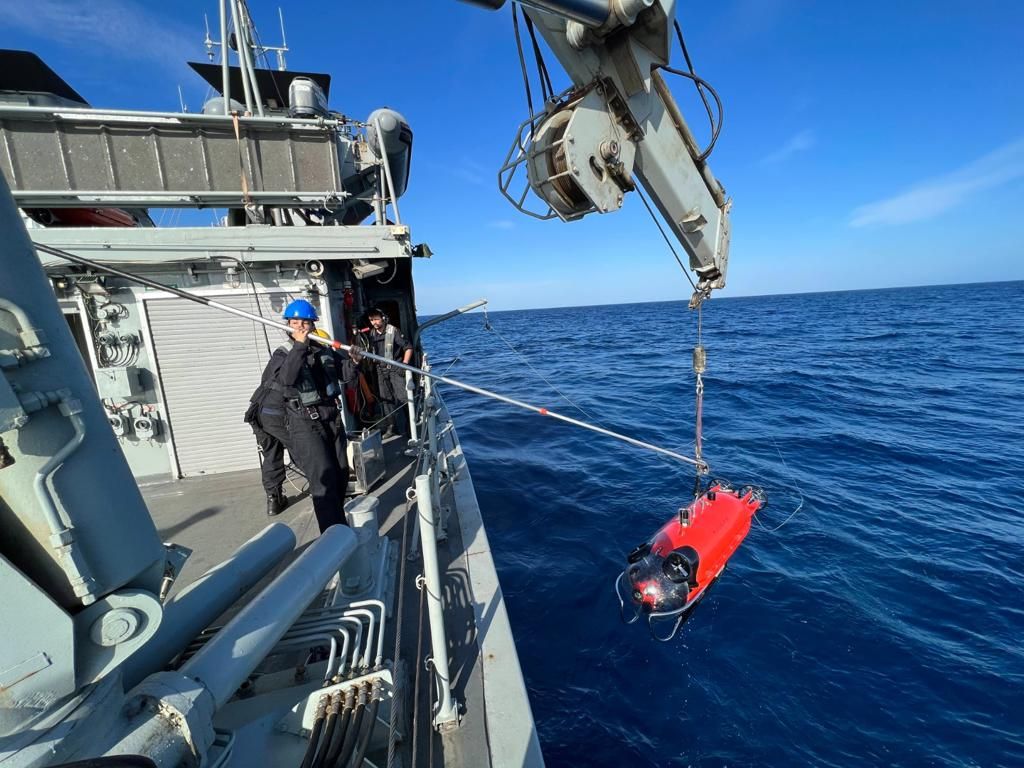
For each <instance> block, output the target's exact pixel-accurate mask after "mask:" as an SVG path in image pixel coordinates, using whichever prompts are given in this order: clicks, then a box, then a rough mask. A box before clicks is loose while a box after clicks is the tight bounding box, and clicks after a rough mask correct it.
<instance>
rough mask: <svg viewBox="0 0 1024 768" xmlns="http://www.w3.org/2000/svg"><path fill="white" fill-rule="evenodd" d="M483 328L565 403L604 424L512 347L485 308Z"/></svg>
mask: <svg viewBox="0 0 1024 768" xmlns="http://www.w3.org/2000/svg"><path fill="white" fill-rule="evenodd" d="M484 330H485V331H490V332H492V333H493V334H494V335H495V336H497V337H498V338H499V339H501V340H502V341H503V342H504V343H505V346H506V347H508V348H509V349H510V350H512V353H513V354H514V355H515V356H516V357H518V358H519V359H520V360H521V361H522V362H523V363H525V364H526V366H527V367H528V368H529V369H530V370H531V371H533V372H534V373H535V374H537V376H538V377H539V378H540V379H541V380H542V381H543V382H544V383H545V384H547V385H548V386H549V387H551V389H553V390H554V391H555V392H556V393H557V394H558V396H559V397H561V398H562V399H563V400H565V402H566V403H568V404H569V405H571V406H572V407H573V408H575V409H576V410H577V411H579V412H580V413H582V414H583V415H584V416H586V417H587V418H588V419H590V420H591V421H593V422H594V423H595V424H600V425H601V426H604V424H602V423H601V421H600V419H598V418H596V417H595V416H592V415H590V414H589V413H587V412H586V411H585V410H584V409H583V408H582V407H580V406H579V405H577V404H576V403H574V402H573V400H572V398H570V397H569V396H568V395H567V394H565V393H564V392H562V390H560V389H559V388H558V387H556V386H555V385H554V384H552V383H551V381H550V380H549V379H548V378H547V377H546V376H545V375H544V374H543V373H541V372H540V371H539V370H537V368H535V367H534V365H533V364H532V363H531V362H530V361H529V360H528V359H527V358H526V356H525V355H523V354H522V353H521V352H520V351H519V350H518V349H516V348H515V347H513V346H512V344H511V343H510V342H509V340H508V339H506V338H505V337H504V336H502V335H501V332H500V331H498V329H497V328H495V327H494V325H493V324H492V323H491V319H490V317H488V315H487V310H486V309H485V310H484Z"/></svg>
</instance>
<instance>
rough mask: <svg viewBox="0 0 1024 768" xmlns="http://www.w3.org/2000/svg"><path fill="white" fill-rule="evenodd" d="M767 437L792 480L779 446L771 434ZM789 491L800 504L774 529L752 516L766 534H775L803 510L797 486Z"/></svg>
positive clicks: (802, 498) (791, 474)
mask: <svg viewBox="0 0 1024 768" xmlns="http://www.w3.org/2000/svg"><path fill="white" fill-rule="evenodd" d="M768 437H770V438H771V441H772V445H774V446H775V452H776V453H778V454H779V460H780V461H781V462H782V466H783V467H785V468H786V472H787V473H788V474H789V476H790V478H793V472H792V471H791V470H790V468H789V465H788V464H787V463H786V459H785V457H784V456H783V455H782V451H781V450H780V449H779V444H778V443H777V442H775V436H774V435H772V434H771V433H769V435H768ZM793 479H794V480H795V478H793ZM791 490H794V491H796V494H797V496H799V497H800V503H799V504H797V505H796V509H794V510H793V511H792V512H791V513H790V514H789V516H787V517H786V519H785V520H783V521H782V522H781V523H779V524H778V525H776V526H775V527H774V528H768V527H767V526H766V525H765V524H764V523H762V522H761V520H760V519H759V518H758V516H757V515H756V514H755V515H754V522H756V523H757V524H758V526H760V527H761V528H762V529H763V530H764V531H766V532H767V533H775V532H776V531H777V530H779V529H780V528H781V527H782V526H784V525H786V523H788V522H789V521H790V520H792V519H793V518H794V517H796V515H797V513H798V512H799V511H800V510H802V509H803V508H804V495H803V494H802V493H801V492H800V487H799V485H795V484H794V486H793V487H792V489H791Z"/></svg>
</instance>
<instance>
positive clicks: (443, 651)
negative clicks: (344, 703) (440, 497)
mask: <svg viewBox="0 0 1024 768" xmlns="http://www.w3.org/2000/svg"><path fill="white" fill-rule="evenodd" d="M435 471H437V470H436V469H435ZM416 508H417V511H418V512H419V515H418V516H419V520H420V545H421V547H422V550H423V587H422V589H425V590H427V614H428V616H429V621H430V648H431V654H432V656H433V661H432V663H433V665H434V674H435V675H437V678H438V683H439V685H438V689H439V696H438V698H439V701H438V702H437V711H436V714H435V715H434V726H435V727H437V728H446V727H450V726H451V725H453V724H456V723H458V721H459V707H458V703H457V702H456V701H455V698H454V697H453V696H452V688H451V679H450V678H449V676H448V641H447V638H446V635H445V630H444V606H443V605H441V571H440V567H439V566H438V564H437V538H436V534H435V532H434V502H433V498H432V495H431V492H430V476H429V475H417V476H416ZM417 663H419V662H418V660H417Z"/></svg>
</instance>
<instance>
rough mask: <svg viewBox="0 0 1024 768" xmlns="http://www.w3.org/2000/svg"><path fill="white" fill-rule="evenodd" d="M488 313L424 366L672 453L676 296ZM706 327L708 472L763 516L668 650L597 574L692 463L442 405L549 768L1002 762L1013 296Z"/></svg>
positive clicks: (685, 372) (794, 301)
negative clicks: (755, 498)
mask: <svg viewBox="0 0 1024 768" xmlns="http://www.w3.org/2000/svg"><path fill="white" fill-rule="evenodd" d="M490 321H491V323H492V326H493V330H490V331H488V330H487V329H486V328H485V326H484V323H483V317H482V316H481V315H480V314H479V313H476V314H473V315H469V316H463V317H461V318H458V319H455V320H451V321H448V322H446V323H443V324H442V325H440V326H437V327H436V328H434V329H431V330H430V331H428V332H427V333H426V344H427V346H428V348H429V349H430V350H431V353H432V356H433V358H434V360H435V361H436V364H437V366H438V367H437V369H436V370H443V369H444V368H445V367H447V366H448V365H449V364H450V363H451V361H452V360H453V359H454V358H456V357H457V358H458V359H457V361H456V362H455V363H454V365H453V367H452V368H451V371H450V375H451V376H454V377H457V378H462V379H464V380H465V381H467V382H471V383H474V384H477V385H479V386H483V387H487V388H492V389H495V390H497V391H500V392H502V393H504V394H507V395H510V396H513V397H517V398H521V399H523V400H526V401H528V402H531V403H535V404H537V405H541V406H545V407H548V408H550V409H551V410H554V411H556V412H560V413H565V414H566V415H571V416H574V417H577V418H583V419H585V420H592V421H594V422H597V423H600V424H602V425H604V426H606V427H608V428H610V429H614V430H616V431H621V432H624V433H626V434H629V435H631V436H635V437H637V438H640V439H644V440H649V441H651V442H654V443H657V444H659V445H664V446H666V447H672V448H676V449H681V450H683V451H691V450H692V445H693V421H694V419H693V412H694V381H693V374H692V371H691V350H692V347H693V344H694V342H695V337H696V323H695V318H694V315H693V313H691V312H689V311H688V310H687V308H686V305H685V303H683V302H668V303H652V304H632V305H614V306H598V307H575V308H566V309H550V310H533V311H521V312H501V313H491V316H490ZM499 334H500V335H499ZM703 337H704V338H703V340H704V345H705V346H706V348H707V353H708V372H707V374H706V379H705V396H704V397H705V402H704V414H705V416H704V419H705V423H704V434H705V453H706V456H707V458H708V460H709V461H710V463H711V466H712V473H713V474H714V475H715V476H719V477H724V478H728V479H729V480H731V481H733V482H734V483H736V484H741V483H755V484H760V485H761V486H763V487H764V488H765V490H766V491H767V493H768V498H769V505H768V507H767V509H765V510H764V512H763V513H762V514H761V515H759V518H758V521H757V522H758V523H759V525H758V524H755V526H754V527H753V528H752V530H751V533H750V535H749V536H748V538H747V540H746V542H745V543H744V544H743V546H742V547H741V548H740V550H739V551H738V552H737V553H736V555H735V556H734V557H733V558H732V561H731V562H730V567H729V569H728V570H727V571H726V573H725V575H724V576H723V578H722V579H721V580H720V583H719V584H718V585H717V586H716V588H715V590H714V591H713V592H711V593H709V596H708V599H707V600H706V601H705V602H704V604H703V605H701V607H700V608H699V609H698V610H697V611H696V612H695V615H694V616H693V618H692V619H691V620H690V621H689V622H688V623H687V624H686V625H685V626H684V627H683V629H682V631H681V632H680V634H679V636H678V637H677V638H676V639H675V640H674V641H672V642H669V643H659V642H655V641H654V640H652V639H651V638H650V636H649V635H648V632H647V628H646V626H645V625H643V624H635V625H632V626H626V625H624V624H623V623H622V622H621V621H620V618H619V607H618V603H617V601H616V598H615V596H614V592H613V588H612V585H613V582H614V580H615V577H616V576H617V575H618V573H619V572H620V571H621V569H622V568H623V566H624V562H625V554H626V553H627V552H628V551H629V550H630V549H632V548H633V547H634V546H635V545H636V544H638V543H640V542H641V541H643V540H645V539H647V538H648V537H649V536H650V535H651V534H652V533H653V532H654V530H656V529H657V528H658V527H659V526H660V525H661V524H662V523H663V522H664V521H665V520H666V519H667V518H668V517H669V515H671V514H673V513H674V511H675V510H676V509H677V508H678V507H679V506H680V505H681V504H684V503H686V502H687V500H688V496H689V494H690V492H691V490H692V486H693V477H692V473H691V472H690V470H689V469H688V468H687V467H685V466H683V465H681V464H678V463H675V462H673V461H670V460H666V459H662V458H661V457H658V456H656V455H654V454H649V453H646V452H643V451H640V450H638V449H636V448H633V447H630V446H628V445H623V444H619V443H617V442H615V441H612V440H610V439H608V438H606V437H603V436H600V435H597V434H594V433H591V432H587V431H584V430H581V429H578V428H574V427H571V426H568V425H565V424H562V423H558V422H556V421H554V420H551V419H544V418H542V417H539V416H537V415H534V414H530V413H527V412H524V411H518V410H515V409H512V408H510V407H508V406H505V405H501V404H497V403H493V402H490V401H486V400H483V399H481V398H479V397H477V396H475V395H470V394H467V393H464V392H462V391H458V390H453V389H451V388H444V389H443V391H444V396H445V399H446V402H447V403H448V405H449V407H450V409H451V411H452V412H453V414H454V415H455V417H456V426H457V429H458V432H459V435H460V437H461V439H462V442H463V445H464V447H465V449H466V452H467V454H468V457H469V461H470V470H471V473H472V476H473V478H474V481H475V484H476V489H477V494H478V496H479V499H480V503H481V508H482V509H483V512H484V521H485V524H486V526H487V531H488V535H489V538H490V542H491V546H492V549H493V551H494V555H495V559H496V562H497V565H498V570H499V575H500V578H501V583H502V587H503V591H504V595H505V599H506V602H507V607H508V611H509V615H510V618H511V621H512V627H513V631H514V632H515V635H516V640H517V645H518V649H519V657H520V661H521V664H522V667H523V672H524V675H525V677H526V682H527V686H528V689H529V692H530V696H531V702H532V706H533V713H534V717H535V719H536V723H537V728H538V732H539V735H540V740H541V744H542V747H543V750H544V753H545V757H546V760H547V762H548V764H549V765H551V766H563V765H569V766H574V765H581V766H623V765H657V766H676V765H678V766H690V765H700V766H725V765H729V766H737V765H814V766H850V765H886V766H889V765H892V766H918V765H922V766H1020V765H1024V645H1022V642H1021V639H1022V638H1024V283H1022V282H1014V283H996V284H975V285H962V286H942V287H925V288H909V289H892V290H877V291H858V292H843V293H822V294H802V295H791V296H766V297H755V298H736V299H717V298H716V299H714V300H712V301H710V302H709V303H708V304H707V305H706V307H705V309H704V322H703ZM506 342H507V343H506ZM508 344H511V345H512V346H513V347H514V348H515V350H516V352H513V351H512V350H511V349H510V348H509V346H508ZM545 379H546V380H547V381H545ZM552 385H553V386H554V387H556V388H557V389H558V390H560V391H561V392H562V393H563V394H564V395H565V396H567V397H568V398H569V399H570V400H571V401H572V404H569V403H567V402H566V401H565V400H564V399H562V397H560V396H559V395H558V393H556V392H555V391H554V390H553V389H552ZM574 406H577V407H579V408H581V409H582V410H583V411H585V412H586V414H587V415H586V416H583V415H582V414H581V412H580V411H579V410H576V407H574ZM801 501H802V502H803V507H802V509H801V510H800V512H799V513H798V514H797V515H796V516H794V517H793V518H792V520H790V521H789V522H788V523H786V524H785V525H784V526H783V527H781V528H779V529H778V530H775V531H772V530H771V529H773V528H775V527H776V526H778V525H779V524H780V523H782V522H783V521H784V520H785V519H786V517H787V516H788V515H789V514H790V513H791V512H792V511H793V510H794V509H796V508H797V506H798V505H799V504H800V502H801Z"/></svg>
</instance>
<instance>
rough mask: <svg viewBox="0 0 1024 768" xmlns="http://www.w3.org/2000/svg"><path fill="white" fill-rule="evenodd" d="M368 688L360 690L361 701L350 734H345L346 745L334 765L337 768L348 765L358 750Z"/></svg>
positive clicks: (350, 727) (358, 703) (357, 704)
mask: <svg viewBox="0 0 1024 768" xmlns="http://www.w3.org/2000/svg"><path fill="white" fill-rule="evenodd" d="M366 698H367V697H366V688H365V687H363V688H360V689H359V700H358V702H357V703H356V711H355V713H354V716H353V718H352V724H351V725H350V726H349V729H348V733H346V734H345V744H344V745H343V746H342V748H341V755H340V757H338V762H336V763H335V764H334V766H335V768H342V767H343V766H346V765H348V759H349V758H350V757H352V752H354V751H355V748H356V739H357V738H358V737H359V730H360V728H362V725H363V717H364V715H365V714H366Z"/></svg>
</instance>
